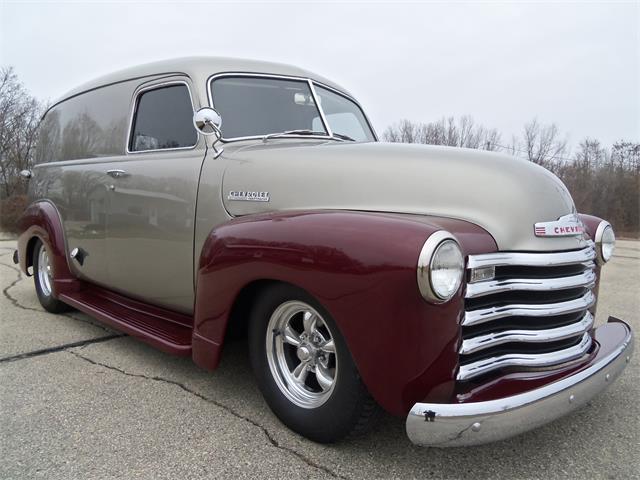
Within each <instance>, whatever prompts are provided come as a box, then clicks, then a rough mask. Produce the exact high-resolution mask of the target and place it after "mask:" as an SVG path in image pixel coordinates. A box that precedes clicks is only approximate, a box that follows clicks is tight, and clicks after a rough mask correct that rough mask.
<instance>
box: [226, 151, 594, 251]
mask: <svg viewBox="0 0 640 480" xmlns="http://www.w3.org/2000/svg"><path fill="white" fill-rule="evenodd" d="M228 146H229V147H230V146H231V145H228ZM230 150H231V149H230ZM227 158H229V163H228V166H227V169H226V171H225V174H224V179H223V197H224V199H223V201H224V203H225V206H226V208H227V210H228V211H229V213H231V214H232V215H234V216H239V215H247V214H253V213H260V212H267V211H273V210H291V209H304V210H312V209H344V210H364V211H377V212H395V213H408V214H417V215H433V216H442V217H450V218H456V219H461V220H466V221H469V222H472V223H474V224H476V225H479V226H480V227H482V228H484V229H485V230H487V231H488V232H489V233H490V234H491V235H492V236H493V238H494V239H495V241H496V243H497V245H498V248H499V249H500V250H503V251H506V250H512V251H516V250H519V251H527V250H528V251H549V250H568V249H573V248H580V247H582V246H584V245H585V240H584V239H583V238H582V237H536V236H535V235H534V224H535V223H537V222H550V221H554V220H557V219H558V218H559V217H562V216H565V215H568V214H571V213H574V212H575V207H574V204H573V200H572V199H571V195H570V194H569V192H568V191H567V189H566V187H565V186H564V185H563V184H562V182H561V181H560V180H559V179H558V178H557V177H556V176H555V175H553V174H552V173H550V172H549V171H547V170H545V169H544V168H542V167H539V166H538V165H535V164H533V163H531V162H527V161H523V160H518V159H516V158H513V157H510V156H508V155H503V154H498V153H495V152H486V151H481V150H470V149H462V148H449V147H436V146H426V145H406V144H397V143H335V142H330V143H320V144H318V143H317V142H312V141H306V142H300V141H294V142H292V141H290V140H284V139H283V140H275V139H274V140H270V141H269V142H268V143H266V144H262V143H261V144H258V145H256V144H251V145H249V146H245V147H240V148H238V149H236V150H235V151H233V152H229V156H228V157H227ZM230 192H268V201H264V200H266V195H263V198H262V200H263V201H251V200H250V201H246V200H245V201H239V198H238V194H237V193H235V194H233V195H230ZM240 196H241V195H240ZM230 197H232V198H234V199H233V200H230V199H229V198H230Z"/></svg>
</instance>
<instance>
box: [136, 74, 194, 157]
mask: <svg viewBox="0 0 640 480" xmlns="http://www.w3.org/2000/svg"><path fill="white" fill-rule="evenodd" d="M197 140H198V134H197V132H196V129H195V128H194V126H193V105H192V103H191V96H190V95H189V89H188V88H187V86H186V85H184V84H176V85H168V86H163V87H158V88H155V89H153V90H146V91H144V92H142V93H141V94H140V95H139V96H138V99H137V102H136V109H135V115H134V119H133V131H132V135H131V138H130V140H129V151H131V152H142V151H147V150H161V149H168V148H189V147H193V146H194V145H195V144H196V142H197Z"/></svg>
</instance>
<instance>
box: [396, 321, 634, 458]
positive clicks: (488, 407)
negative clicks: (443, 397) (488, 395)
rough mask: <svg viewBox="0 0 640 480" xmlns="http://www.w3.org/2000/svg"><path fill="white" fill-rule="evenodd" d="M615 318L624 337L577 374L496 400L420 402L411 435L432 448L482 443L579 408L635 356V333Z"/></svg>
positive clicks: (413, 415)
mask: <svg viewBox="0 0 640 480" xmlns="http://www.w3.org/2000/svg"><path fill="white" fill-rule="evenodd" d="M609 321H610V322H612V319H610V320H609ZM614 322H615V323H616V324H618V325H620V326H621V327H622V328H624V329H625V330H626V334H625V335H624V339H623V340H622V341H620V342H619V343H618V344H617V345H614V346H613V348H608V349H607V350H610V352H609V353H608V354H606V355H605V356H604V357H602V358H600V359H599V360H597V361H596V362H595V363H593V364H592V365H590V366H589V367H587V368H586V369H584V370H581V371H579V372H577V373H575V374H574V375H571V376H569V377H566V378H563V379H561V380H558V381H556V382H554V383H550V384H548V385H545V386H543V387H540V388H537V389H535V390H531V391H528V392H525V393H521V394H518V395H513V396H510V397H505V398H501V399H498V400H490V401H484V402H473V403H456V404H446V403H445V404H441V403H416V404H415V405H414V406H413V408H412V409H411V412H409V415H408V416H407V422H406V428H407V435H408V436H409V439H410V440H411V441H412V442H413V443H415V444H417V445H422V446H430V447H461V446H467V445H479V444H483V443H489V442H494V441H497V440H502V439H505V438H509V437H512V436H514V435H518V434H520V433H523V432H526V431H528V430H532V429H534V428H536V427H539V426H541V425H544V424H546V423H549V422H551V421H553V420H555V419H557V418H559V417H562V416H563V415H566V414H568V413H570V412H572V411H573V410H576V409H578V408H580V407H581V406H583V405H584V404H586V403H587V402H588V401H589V400H591V399H592V398H593V397H594V396H595V395H597V394H598V393H600V392H601V391H603V390H604V389H605V388H606V387H607V386H609V385H610V384H611V383H612V382H613V381H614V380H615V379H616V378H617V377H618V376H619V375H620V374H621V373H622V371H623V370H624V369H625V367H626V365H627V363H628V362H629V360H630V358H631V354H632V352H633V333H632V332H631V329H630V328H629V326H628V325H627V324H626V323H623V322H618V321H615V320H614ZM608 325H609V324H607V326H608Z"/></svg>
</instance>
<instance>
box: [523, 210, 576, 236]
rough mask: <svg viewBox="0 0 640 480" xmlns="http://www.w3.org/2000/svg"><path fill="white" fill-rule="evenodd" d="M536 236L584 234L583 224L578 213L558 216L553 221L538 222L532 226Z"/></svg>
mask: <svg viewBox="0 0 640 480" xmlns="http://www.w3.org/2000/svg"><path fill="white" fill-rule="evenodd" d="M533 230H534V233H535V235H536V237H571V236H582V235H584V232H585V230H584V225H583V223H582V222H581V221H580V219H579V218H578V215H576V214H571V215H565V216H563V217H560V218H559V219H558V220H556V221H554V222H539V223H536V224H535V226H534V229H533Z"/></svg>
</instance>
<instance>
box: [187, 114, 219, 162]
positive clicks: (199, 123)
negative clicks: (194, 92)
mask: <svg viewBox="0 0 640 480" xmlns="http://www.w3.org/2000/svg"><path fill="white" fill-rule="evenodd" d="M221 125H222V117H221V116H220V114H219V113H218V112H216V111H215V110H214V109H213V108H209V107H202V108H201V109H199V110H198V111H197V112H195V113H194V114H193V126H194V127H196V130H198V132H200V133H201V134H202V135H204V136H205V137H210V136H214V137H215V138H214V139H213V144H212V147H213V152H214V153H213V158H218V157H219V156H220V155H221V154H222V152H223V151H224V149H222V148H221V149H219V150H218V149H217V148H216V143H218V142H219V141H220V140H221V139H222V132H221V131H220V126H221Z"/></svg>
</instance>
